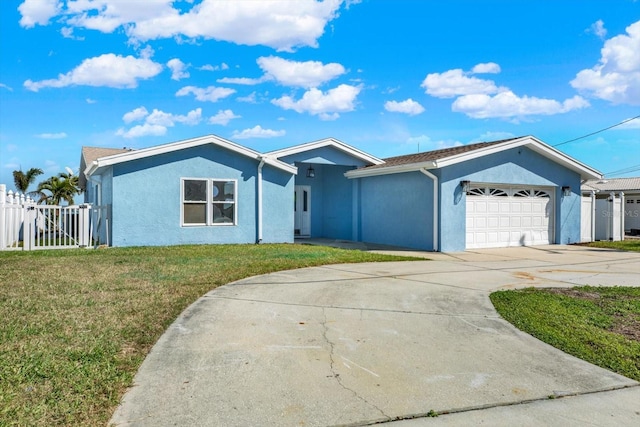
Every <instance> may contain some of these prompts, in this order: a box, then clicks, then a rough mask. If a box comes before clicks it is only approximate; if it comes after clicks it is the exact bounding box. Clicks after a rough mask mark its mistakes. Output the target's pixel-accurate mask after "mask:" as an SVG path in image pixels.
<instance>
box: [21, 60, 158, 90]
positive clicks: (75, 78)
mask: <svg viewBox="0 0 640 427" xmlns="http://www.w3.org/2000/svg"><path fill="white" fill-rule="evenodd" d="M160 71H162V65H160V64H158V63H155V62H153V61H151V60H150V59H144V58H134V57H133V56H120V55H115V54H113V53H107V54H104V55H100V56H96V57H93V58H88V59H85V60H84V61H82V64H80V65H79V66H77V67H76V68H74V69H73V70H71V71H69V72H68V73H67V74H60V75H58V78H57V79H50V80H41V81H38V82H34V81H32V80H27V81H25V82H24V87H25V88H27V89H29V90H31V91H34V92H37V91H39V90H40V89H42V88H46V87H55V88H60V87H66V86H96V87H98V86H107V87H113V88H135V87H137V86H138V80H141V79H142V80H144V79H149V78H151V77H154V76H156V75H157V74H159V73H160Z"/></svg>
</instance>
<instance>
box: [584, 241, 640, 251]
mask: <svg viewBox="0 0 640 427" xmlns="http://www.w3.org/2000/svg"><path fill="white" fill-rule="evenodd" d="M584 245H585V246H590V247H592V248H607V249H618V250H620V251H635V252H640V239H628V240H622V241H619V242H609V241H606V240H603V241H600V242H591V243H584Z"/></svg>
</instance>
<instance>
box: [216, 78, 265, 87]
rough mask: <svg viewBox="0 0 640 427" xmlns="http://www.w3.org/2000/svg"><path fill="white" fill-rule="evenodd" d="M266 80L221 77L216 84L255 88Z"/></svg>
mask: <svg viewBox="0 0 640 427" xmlns="http://www.w3.org/2000/svg"><path fill="white" fill-rule="evenodd" d="M266 80H267V79H266V78H265V77H264V76H263V77H260V78H258V79H251V78H249V77H223V78H221V79H218V80H216V81H217V82H218V83H225V84H232V85H245V86H255V85H259V84H260V83H263V82H265V81H266Z"/></svg>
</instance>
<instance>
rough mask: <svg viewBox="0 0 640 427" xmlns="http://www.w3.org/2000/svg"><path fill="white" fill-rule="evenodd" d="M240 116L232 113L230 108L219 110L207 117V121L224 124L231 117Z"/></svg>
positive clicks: (231, 118) (213, 123)
mask: <svg viewBox="0 0 640 427" xmlns="http://www.w3.org/2000/svg"><path fill="white" fill-rule="evenodd" d="M240 117H242V116H237V115H235V114H233V111H231V110H219V111H218V113H217V114H216V115H215V116H211V117H209V123H210V124H212V125H222V126H226V125H228V124H229V122H230V121H231V120H233V119H239V118H240Z"/></svg>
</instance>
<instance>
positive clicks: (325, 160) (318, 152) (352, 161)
mask: <svg viewBox="0 0 640 427" xmlns="http://www.w3.org/2000/svg"><path fill="white" fill-rule="evenodd" d="M280 160H282V161H283V162H285V163H289V164H294V163H302V162H304V163H316V164H326V165H342V166H357V167H360V166H366V165H367V163H365V162H364V161H363V160H360V159H357V158H355V157H353V156H351V155H350V154H347V153H345V152H344V151H341V150H338V149H337V148H334V147H321V148H316V149H314V150H308V151H303V152H301V153H296V154H291V155H289V156H283V157H280ZM303 166H304V165H303ZM299 173H304V171H303V170H302V169H300V172H299Z"/></svg>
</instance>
